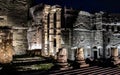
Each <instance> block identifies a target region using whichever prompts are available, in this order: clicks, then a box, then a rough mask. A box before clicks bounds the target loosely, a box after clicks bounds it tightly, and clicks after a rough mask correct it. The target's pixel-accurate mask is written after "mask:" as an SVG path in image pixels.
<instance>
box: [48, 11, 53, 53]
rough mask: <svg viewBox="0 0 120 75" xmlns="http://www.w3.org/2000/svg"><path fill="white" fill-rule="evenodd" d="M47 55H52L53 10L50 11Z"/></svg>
mask: <svg viewBox="0 0 120 75" xmlns="http://www.w3.org/2000/svg"><path fill="white" fill-rule="evenodd" d="M49 55H54V12H53V11H51V12H50V25H49Z"/></svg>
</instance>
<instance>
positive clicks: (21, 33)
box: [13, 27, 28, 55]
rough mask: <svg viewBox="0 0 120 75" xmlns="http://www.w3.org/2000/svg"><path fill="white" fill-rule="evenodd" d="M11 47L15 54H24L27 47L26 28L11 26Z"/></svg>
mask: <svg viewBox="0 0 120 75" xmlns="http://www.w3.org/2000/svg"><path fill="white" fill-rule="evenodd" d="M13 48H14V52H15V55H22V54H26V50H27V49H28V43H27V28H24V27H13Z"/></svg>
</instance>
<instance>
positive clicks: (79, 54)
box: [76, 48, 89, 68]
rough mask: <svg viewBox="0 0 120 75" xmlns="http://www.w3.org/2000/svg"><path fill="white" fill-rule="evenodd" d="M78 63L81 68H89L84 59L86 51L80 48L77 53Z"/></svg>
mask: <svg viewBox="0 0 120 75" xmlns="http://www.w3.org/2000/svg"><path fill="white" fill-rule="evenodd" d="M76 62H77V63H78V65H77V66H79V67H80V68H81V67H88V66H89V64H86V62H85V58H84V50H83V48H78V49H77V51H76Z"/></svg>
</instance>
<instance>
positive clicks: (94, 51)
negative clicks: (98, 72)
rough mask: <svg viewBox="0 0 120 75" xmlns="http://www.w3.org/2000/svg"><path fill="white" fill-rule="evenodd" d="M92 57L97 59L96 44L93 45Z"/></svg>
mask: <svg viewBox="0 0 120 75" xmlns="http://www.w3.org/2000/svg"><path fill="white" fill-rule="evenodd" d="M93 57H94V59H98V51H97V47H96V46H94V47H93Z"/></svg>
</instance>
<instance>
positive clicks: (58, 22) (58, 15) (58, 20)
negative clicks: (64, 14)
mask: <svg viewBox="0 0 120 75" xmlns="http://www.w3.org/2000/svg"><path fill="white" fill-rule="evenodd" d="M59 48H61V9H60V8H59V9H58V10H57V12H56V52H58V49H59Z"/></svg>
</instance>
